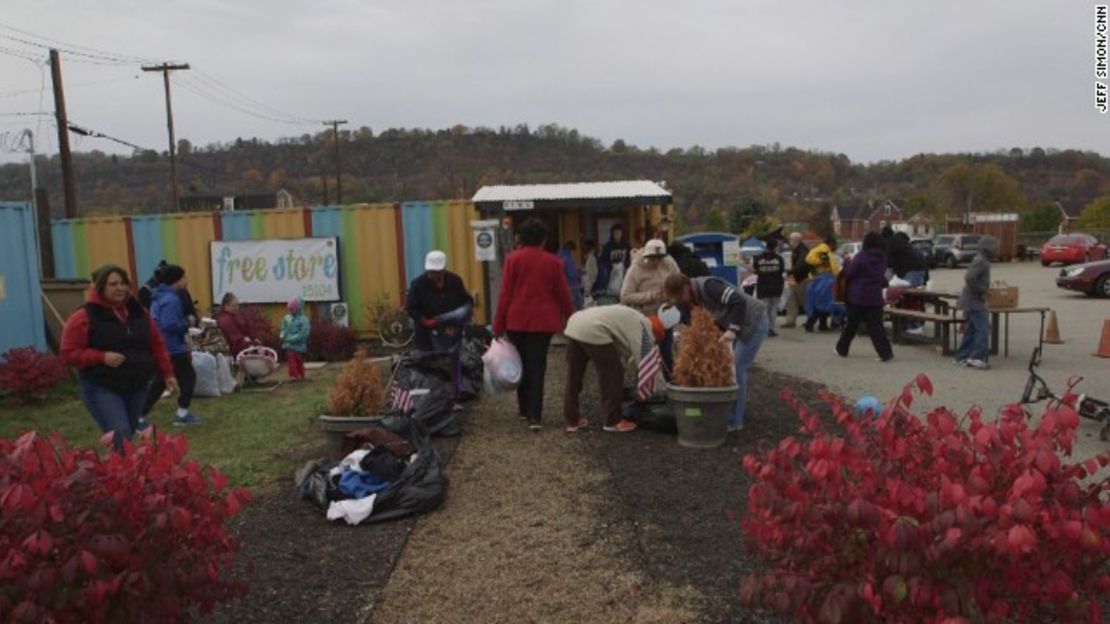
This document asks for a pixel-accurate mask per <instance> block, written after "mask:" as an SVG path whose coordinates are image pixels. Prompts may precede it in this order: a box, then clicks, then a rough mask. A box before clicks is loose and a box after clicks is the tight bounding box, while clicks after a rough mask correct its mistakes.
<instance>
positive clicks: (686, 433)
mask: <svg viewBox="0 0 1110 624" xmlns="http://www.w3.org/2000/svg"><path fill="white" fill-rule="evenodd" d="M720 336H721V332H720V330H719V329H718V328H717V324H716V323H715V322H714V321H713V317H712V316H711V315H710V314H709V312H706V311H705V310H704V309H703V308H700V307H698V308H694V310H693V315H692V318H691V322H690V326H689V328H687V329H685V330H684V331H683V332H682V334H681V338H680V340H679V344H678V352H677V354H676V356H675V367H674V383H672V384H671V385H669V386H668V389H667V395H668V397H669V399H670V403H671V409H672V410H673V412H674V415H675V421H676V423H677V425H678V443H679V444H681V445H682V446H687V447H691V448H716V447H718V446H720V445H721V444H723V443H724V441H725V434H726V433H727V431H728V417H729V414H731V413H732V411H733V409H734V407H735V404H736V381H735V379H736V377H735V371H734V369H733V366H734V365H733V358H732V354H731V353H730V352H729V349H728V346H726V345H725V344H723V343H722V342H720Z"/></svg>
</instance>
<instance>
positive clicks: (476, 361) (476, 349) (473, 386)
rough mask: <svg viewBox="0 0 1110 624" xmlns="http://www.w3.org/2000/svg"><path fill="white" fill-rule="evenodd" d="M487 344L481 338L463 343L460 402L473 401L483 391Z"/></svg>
mask: <svg viewBox="0 0 1110 624" xmlns="http://www.w3.org/2000/svg"><path fill="white" fill-rule="evenodd" d="M485 352H486V343H485V342H484V341H483V340H482V339H480V338H467V339H466V340H464V341H463V344H462V351H461V352H460V353H459V360H460V363H461V364H462V378H461V379H460V380H459V401H462V402H466V401H473V400H474V399H476V398H478V394H479V393H481V391H482V375H483V373H484V372H485V368H484V367H485V365H484V364H483V363H482V354H483V353H485Z"/></svg>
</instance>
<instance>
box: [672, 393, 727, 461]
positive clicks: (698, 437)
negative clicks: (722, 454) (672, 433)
mask: <svg viewBox="0 0 1110 624" xmlns="http://www.w3.org/2000/svg"><path fill="white" fill-rule="evenodd" d="M667 396H668V398H669V399H670V402H671V410H672V411H673V412H674V417H675V423H676V424H677V425H678V443H679V444H681V445H682V446H685V447H689V448H717V447H718V446H720V445H722V444H724V442H725V434H726V433H728V417H729V415H730V414H732V410H733V409H734V408H735V407H736V386H726V387H723V388H687V387H685V386H667Z"/></svg>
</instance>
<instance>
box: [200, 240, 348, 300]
mask: <svg viewBox="0 0 1110 624" xmlns="http://www.w3.org/2000/svg"><path fill="white" fill-rule="evenodd" d="M210 249H211V254H212V256H211V258H212V300H213V301H215V302H217V303H218V302H219V301H220V300H221V299H223V296H224V293H228V292H231V293H235V296H236V297H238V298H239V301H241V302H243V303H284V302H286V301H288V300H290V299H292V298H293V297H302V298H304V300H305V301H339V248H338V246H337V243H336V239H335V238H291V239H269V240H244V241H212V243H211V247H210Z"/></svg>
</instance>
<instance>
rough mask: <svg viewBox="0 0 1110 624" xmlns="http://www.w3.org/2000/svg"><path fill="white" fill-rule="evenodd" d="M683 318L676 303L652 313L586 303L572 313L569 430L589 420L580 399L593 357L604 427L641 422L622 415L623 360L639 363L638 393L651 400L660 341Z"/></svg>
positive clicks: (619, 428)
mask: <svg viewBox="0 0 1110 624" xmlns="http://www.w3.org/2000/svg"><path fill="white" fill-rule="evenodd" d="M681 318H682V314H681V313H680V312H679V310H678V308H676V307H674V306H671V305H663V306H660V307H659V309H658V311H657V313H656V314H654V315H652V316H650V317H647V316H644V315H643V314H640V313H639V312H637V311H636V310H634V309H632V308H630V307H628V306H622V305H611V306H598V307H595V308H587V309H585V310H582V311H581V312H575V313H574V315H573V316H571V317H570V320H569V321H567V328H566V330H564V332H563V335H565V336H566V338H567V369H568V370H567V387H566V393H565V394H564V399H563V417H564V418H565V419H566V431H567V433H574V432H576V431H578V430H579V429H583V428H585V427H586V426H588V425H589V424H590V423H589V421H588V420H586V419H585V418H583V417H582V413H581V411H580V410H579V405H578V396H579V395H580V394H581V393H582V382H583V378H584V377H585V375H586V365H587V364H588V363H589V362H593V363H594V368H596V369H597V376H598V381H599V384H600V386H601V411H602V414H603V416H604V418H605V424H604V427H603V428H604V429H605V431H609V432H614V433H625V432H628V431H632V430H633V429H635V428H636V423H634V422H632V421H629V420H624V419H622V418H621V400H622V399H623V398H624V370H625V368H624V365H625V363H626V362H627V363H630V364H632V365H634V366H635V367H636V369H637V375H636V378H637V383H636V396H637V398H638V399H640V400H646V399H647V398H648V397H650V396H651V394H652V393H653V392H654V390H655V378H656V376H658V375H659V373H660V372H661V370H662V366H663V364H662V357H661V356H660V353H659V347H658V346H657V345H658V343H660V342H662V341H663V339H664V338H665V337H666V335H667V332H668V331H670V330H671V329H673V328H674V326H675V325H678V323H679V321H680V320H681Z"/></svg>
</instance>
